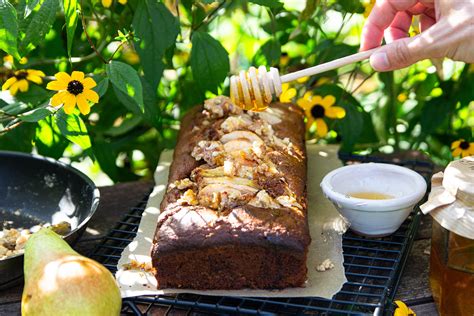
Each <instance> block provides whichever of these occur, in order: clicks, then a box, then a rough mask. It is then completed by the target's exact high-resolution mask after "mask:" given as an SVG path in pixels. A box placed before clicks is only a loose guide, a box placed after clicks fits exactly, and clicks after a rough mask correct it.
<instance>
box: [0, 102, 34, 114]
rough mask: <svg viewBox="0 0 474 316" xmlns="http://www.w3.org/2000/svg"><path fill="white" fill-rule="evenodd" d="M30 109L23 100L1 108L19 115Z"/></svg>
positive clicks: (7, 112)
mask: <svg viewBox="0 0 474 316" xmlns="http://www.w3.org/2000/svg"><path fill="white" fill-rule="evenodd" d="M28 109H30V107H29V106H28V104H25V103H23V102H18V101H17V102H13V103H10V104H7V105H4V106H2V108H1V110H2V111H3V112H5V113H6V114H8V115H18V114H20V113H23V112H25V111H26V110H28Z"/></svg>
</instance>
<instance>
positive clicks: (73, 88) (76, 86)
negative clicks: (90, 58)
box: [67, 80, 84, 95]
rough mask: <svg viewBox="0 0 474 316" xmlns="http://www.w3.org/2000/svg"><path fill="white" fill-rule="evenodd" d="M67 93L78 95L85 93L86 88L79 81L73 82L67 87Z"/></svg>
mask: <svg viewBox="0 0 474 316" xmlns="http://www.w3.org/2000/svg"><path fill="white" fill-rule="evenodd" d="M67 91H68V92H69V93H71V94H74V95H78V94H79V93H82V91H84V86H83V85H82V83H81V82H79V81H77V80H72V81H70V82H69V83H68V85H67Z"/></svg>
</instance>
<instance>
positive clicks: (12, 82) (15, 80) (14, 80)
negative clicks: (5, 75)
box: [2, 77, 17, 91]
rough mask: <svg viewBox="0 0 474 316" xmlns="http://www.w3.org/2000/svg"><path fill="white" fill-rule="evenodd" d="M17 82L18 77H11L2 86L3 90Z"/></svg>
mask: <svg viewBox="0 0 474 316" xmlns="http://www.w3.org/2000/svg"><path fill="white" fill-rule="evenodd" d="M15 82H17V79H16V78H15V77H11V78H9V79H8V80H7V81H5V83H4V84H3V86H2V90H3V91H5V90H8V89H9V88H10V87H11V86H12V85H13V84H14V83H15Z"/></svg>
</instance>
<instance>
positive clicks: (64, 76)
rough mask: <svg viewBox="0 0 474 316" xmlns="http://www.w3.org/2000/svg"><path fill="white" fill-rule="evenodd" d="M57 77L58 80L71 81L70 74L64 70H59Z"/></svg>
mask: <svg viewBox="0 0 474 316" xmlns="http://www.w3.org/2000/svg"><path fill="white" fill-rule="evenodd" d="M54 76H55V77H56V79H57V80H58V81H65V82H66V84H68V83H69V81H71V80H72V79H71V76H69V75H68V74H67V73H65V72H64V71H61V72H58V73H57V74H55V75H54Z"/></svg>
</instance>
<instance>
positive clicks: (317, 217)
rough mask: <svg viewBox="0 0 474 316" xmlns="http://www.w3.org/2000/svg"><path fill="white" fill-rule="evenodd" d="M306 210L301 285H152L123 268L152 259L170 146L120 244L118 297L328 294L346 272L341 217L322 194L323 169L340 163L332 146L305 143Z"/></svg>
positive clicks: (147, 276) (149, 276) (139, 274)
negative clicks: (129, 237) (129, 235)
mask: <svg viewBox="0 0 474 316" xmlns="http://www.w3.org/2000/svg"><path fill="white" fill-rule="evenodd" d="M307 148H308V207H309V209H308V213H309V217H308V220H309V226H310V233H311V238H312V242H311V244H310V246H309V252H308V260H307V263H306V265H307V267H308V281H307V283H306V286H305V287H303V288H290V289H284V290H238V291H236V290H232V291H222V290H219V291H217V290H215V291H196V290H186V289H165V290H157V289H156V279H155V278H154V276H153V275H152V274H151V273H148V272H143V271H139V270H125V269H124V268H123V265H124V264H127V263H130V261H131V260H135V261H138V262H140V263H147V262H151V258H150V254H149V253H150V247H151V243H152V241H153V235H154V233H155V228H156V222H157V219H158V215H159V205H160V203H161V201H162V199H163V195H164V193H165V190H166V185H167V181H168V172H169V166H170V163H171V159H172V156H173V153H172V151H165V152H163V153H162V155H161V159H160V163H159V165H158V167H157V169H156V172H155V188H154V190H153V193H152V194H151V196H150V199H149V201H148V205H147V207H146V209H145V211H144V213H143V217H142V220H141V222H140V226H139V228H138V234H137V236H136V237H135V239H134V240H133V241H132V242H131V243H130V244H129V246H128V247H127V248H125V249H124V251H123V253H122V256H121V258H120V260H119V263H118V267H117V268H118V271H117V273H116V278H117V281H118V283H119V286H120V291H121V293H122V297H124V298H125V297H132V296H140V295H160V294H169V293H196V294H203V295H218V296H252V297H305V296H319V297H323V298H331V297H332V296H333V295H334V294H335V293H337V292H338V291H339V290H340V289H341V288H342V285H343V284H344V283H345V282H346V281H347V279H346V277H345V274H344V266H343V261H344V258H343V255H342V236H341V234H342V232H343V228H344V222H343V219H342V217H341V216H340V215H339V213H338V212H337V210H336V209H335V208H334V206H333V205H332V204H331V202H329V201H328V200H327V199H326V198H325V197H324V195H323V193H322V191H321V188H320V186H319V183H320V182H321V180H322V178H323V177H324V175H325V174H326V173H328V172H329V171H331V170H332V169H335V168H337V167H339V166H340V162H339V160H338V159H337V155H336V152H337V148H336V147H332V146H329V147H328V146H318V145H308V147H307ZM325 259H330V260H331V261H332V263H333V264H334V268H333V269H330V270H326V271H324V272H318V271H317V270H316V267H317V266H318V265H319V264H321V263H322V262H323V261H324V260H325Z"/></svg>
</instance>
